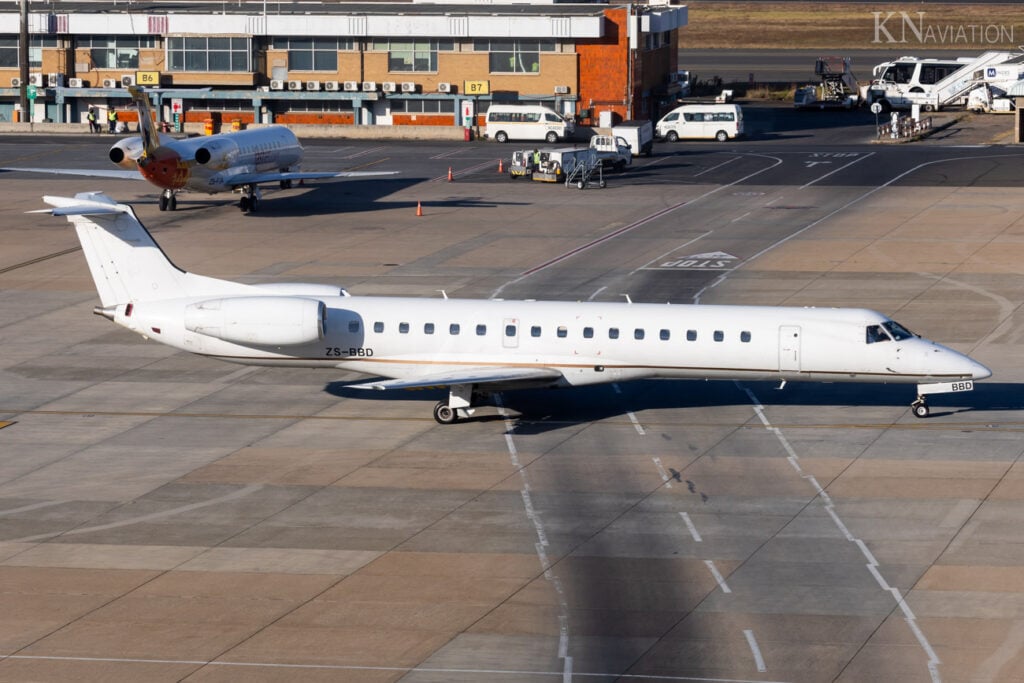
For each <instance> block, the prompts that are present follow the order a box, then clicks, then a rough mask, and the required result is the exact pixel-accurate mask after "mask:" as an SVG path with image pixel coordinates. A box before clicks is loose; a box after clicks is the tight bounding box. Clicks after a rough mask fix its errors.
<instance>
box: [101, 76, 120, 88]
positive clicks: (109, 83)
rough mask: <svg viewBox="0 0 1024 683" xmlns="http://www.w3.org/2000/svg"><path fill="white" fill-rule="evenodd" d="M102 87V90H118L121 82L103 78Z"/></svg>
mask: <svg viewBox="0 0 1024 683" xmlns="http://www.w3.org/2000/svg"><path fill="white" fill-rule="evenodd" d="M103 87H104V88H120V87H121V81H119V80H117V79H116V78H104V79H103Z"/></svg>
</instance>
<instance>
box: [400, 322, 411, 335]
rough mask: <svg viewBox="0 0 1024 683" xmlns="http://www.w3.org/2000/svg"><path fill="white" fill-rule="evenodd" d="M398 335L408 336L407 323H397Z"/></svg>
mask: <svg viewBox="0 0 1024 683" xmlns="http://www.w3.org/2000/svg"><path fill="white" fill-rule="evenodd" d="M398 333H399V334H409V323H398Z"/></svg>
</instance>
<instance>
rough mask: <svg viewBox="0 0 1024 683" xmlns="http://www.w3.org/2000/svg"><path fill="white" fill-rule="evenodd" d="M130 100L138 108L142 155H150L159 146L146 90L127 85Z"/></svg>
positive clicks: (142, 157) (143, 157) (158, 138)
mask: <svg viewBox="0 0 1024 683" xmlns="http://www.w3.org/2000/svg"><path fill="white" fill-rule="evenodd" d="M128 92H129V93H131V96H132V102H134V103H135V107H136V108H137V109H138V110H139V132H140V134H141V135H142V156H141V157H140V159H145V158H148V157H150V156H152V154H153V152H154V151H156V148H157V147H159V146H160V144H161V143H160V134H159V133H158V132H157V130H156V123H155V122H154V121H153V110H152V109H150V106H149V96H148V95H147V94H146V91H145V90H143V89H142V88H140V87H139V86H137V85H132V86H128Z"/></svg>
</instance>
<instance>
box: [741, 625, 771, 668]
mask: <svg viewBox="0 0 1024 683" xmlns="http://www.w3.org/2000/svg"><path fill="white" fill-rule="evenodd" d="M743 635H744V636H745V637H746V639H747V645H749V646H750V651H751V652H752V653H753V654H754V665H755V666H757V670H758V671H759V672H760V673H764V672H765V671H767V670H768V667H766V666H765V665H764V657H762V656H761V648H759V647H758V646H757V639H756V638H754V632H753V631H752V630H750V629H749V628H745V629H743Z"/></svg>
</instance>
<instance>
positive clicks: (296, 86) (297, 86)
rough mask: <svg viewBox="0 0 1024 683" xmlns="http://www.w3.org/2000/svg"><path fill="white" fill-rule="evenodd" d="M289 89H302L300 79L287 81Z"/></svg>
mask: <svg viewBox="0 0 1024 683" xmlns="http://www.w3.org/2000/svg"><path fill="white" fill-rule="evenodd" d="M288 89H289V90H302V81H288Z"/></svg>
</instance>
